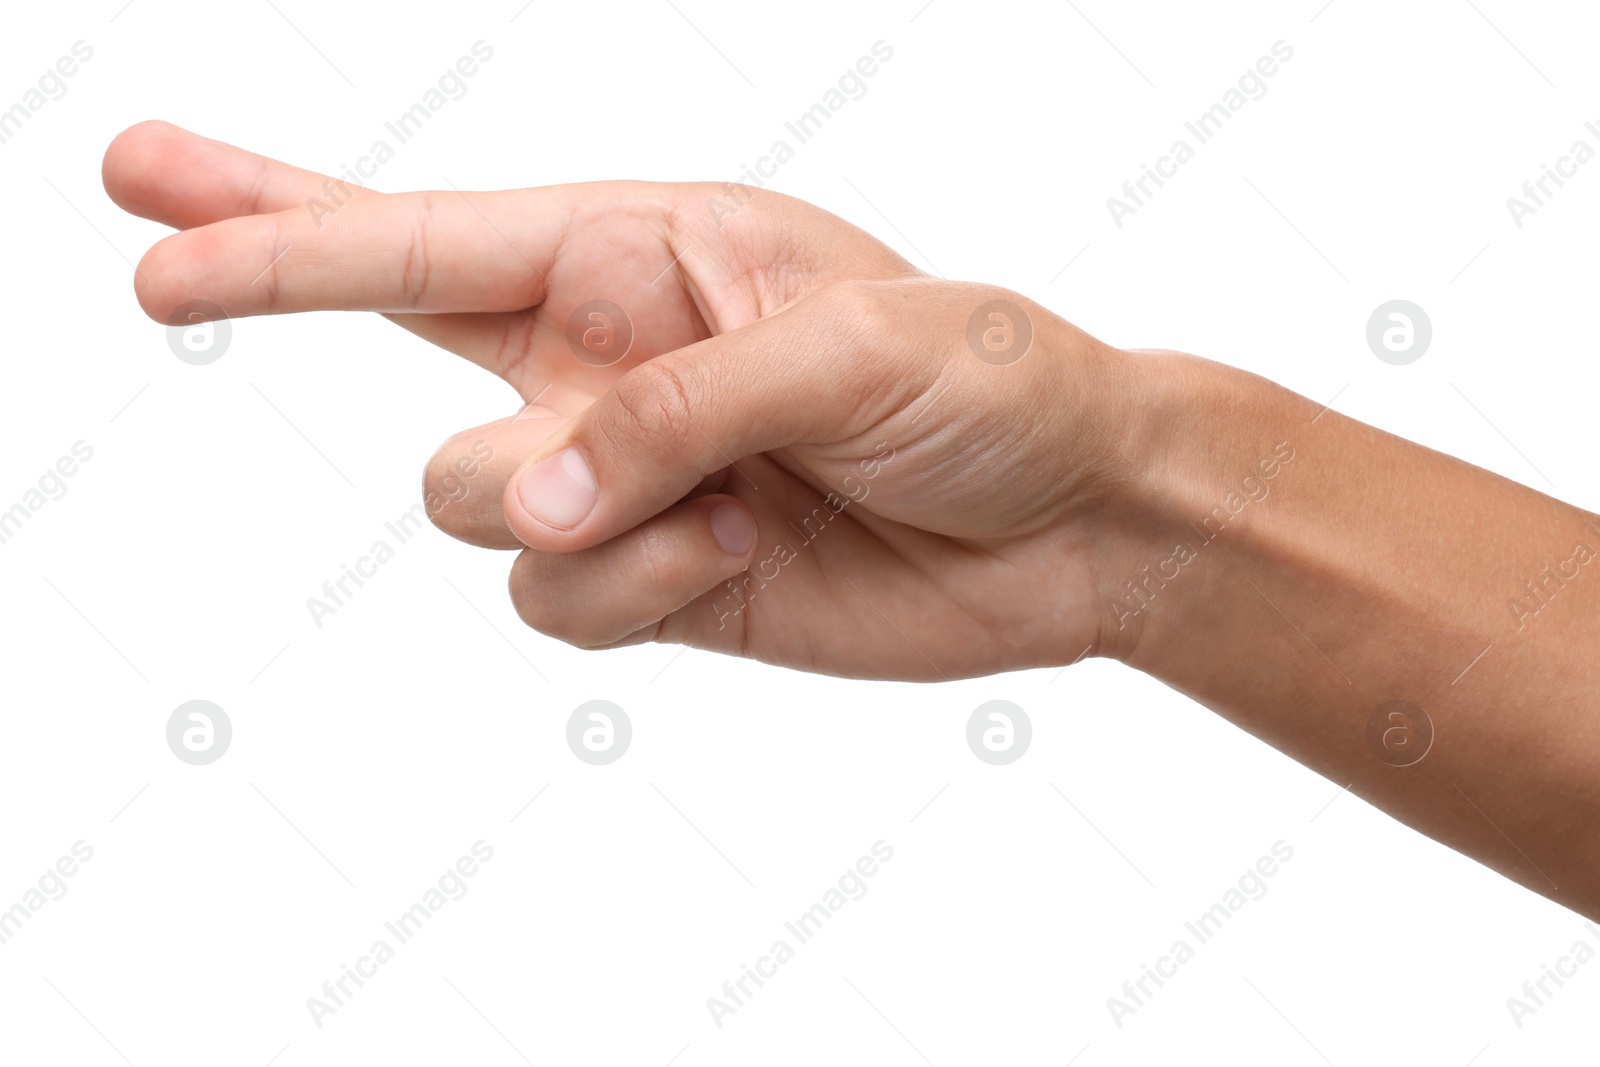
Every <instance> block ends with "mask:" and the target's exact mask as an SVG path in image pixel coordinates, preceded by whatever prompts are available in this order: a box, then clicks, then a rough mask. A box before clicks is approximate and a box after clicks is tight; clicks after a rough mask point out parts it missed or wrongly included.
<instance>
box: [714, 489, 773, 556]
mask: <svg viewBox="0 0 1600 1067" xmlns="http://www.w3.org/2000/svg"><path fill="white" fill-rule="evenodd" d="M706 517H707V519H708V520H709V521H710V523H711V536H712V537H714V538H716V541H717V544H718V545H719V546H720V547H721V548H722V550H723V551H724V552H726V553H727V554H728V555H730V556H733V557H735V558H737V559H743V558H745V557H746V556H748V555H749V554H750V552H751V550H752V549H754V548H755V547H756V536H757V534H758V533H759V532H760V530H759V527H758V526H757V524H756V517H755V515H754V514H753V513H752V512H751V511H750V509H749V507H747V506H746V505H745V504H743V503H741V502H740V501H737V500H735V499H733V498H732V497H726V498H724V499H723V501H722V502H720V503H717V504H715V505H713V506H712V508H711V511H710V512H709V513H708V515H707V516H706Z"/></svg>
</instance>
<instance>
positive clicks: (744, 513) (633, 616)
mask: <svg viewBox="0 0 1600 1067" xmlns="http://www.w3.org/2000/svg"><path fill="white" fill-rule="evenodd" d="M756 539H757V529H756V520H755V517H754V515H753V514H752V513H751V511H750V508H749V507H748V506H747V505H746V504H745V503H744V502H743V501H740V500H737V499H735V498H734V497H731V496H725V495H714V496H705V497H700V498H698V499H694V500H688V501H685V502H683V503H680V504H676V505H674V506H673V507H671V508H668V509H667V510H666V511H664V512H662V513H661V514H659V515H657V516H656V517H654V518H652V519H650V520H649V521H648V522H645V523H642V524H641V525H639V526H638V527H636V528H634V529H632V530H629V531H628V532H627V533H625V534H621V535H619V536H617V537H614V538H612V539H611V540H609V541H607V542H605V543H603V544H599V545H596V546H594V547H593V548H588V549H584V550H582V551H579V552H566V553H559V554H558V553H546V552H537V551H534V550H532V549H529V550H527V551H525V552H523V553H522V554H521V555H520V556H518V557H517V561H516V563H515V564H514V565H513V566H512V568H511V599H512V603H513V604H514V605H515V606H516V609H517V614H518V615H520V616H521V617H522V620H523V621H524V622H526V623H527V624H528V625H529V626H531V627H533V628H534V629H535V630H538V631H539V632H541V633H544V634H549V635H550V636H552V637H555V638H558V639H560V640H562V641H566V642H567V643H569V644H573V645H578V646H580V647H583V648H599V647H603V646H607V645H614V644H617V643H619V642H622V641H624V640H625V639H628V638H630V637H632V636H634V635H639V634H640V633H641V631H644V636H642V637H641V638H640V639H641V640H648V639H649V633H650V631H651V628H652V627H653V626H654V624H656V623H659V622H660V621H661V620H662V619H664V618H666V617H667V616H668V615H670V614H672V613H673V612H674V611H677V610H678V609H679V608H681V607H683V606H684V605H685V604H688V603H689V602H690V601H692V600H694V599H695V598H697V597H699V596H701V595H703V594H704V593H706V592H707V591H708V590H710V589H712V588H714V587H715V586H717V585H718V584H720V583H722V582H725V581H727V580H728V579H729V578H732V577H734V576H735V575H737V574H739V573H741V572H743V571H744V569H745V568H746V567H747V566H749V563H750V558H751V555H752V554H753V552H754V549H755V545H756Z"/></svg>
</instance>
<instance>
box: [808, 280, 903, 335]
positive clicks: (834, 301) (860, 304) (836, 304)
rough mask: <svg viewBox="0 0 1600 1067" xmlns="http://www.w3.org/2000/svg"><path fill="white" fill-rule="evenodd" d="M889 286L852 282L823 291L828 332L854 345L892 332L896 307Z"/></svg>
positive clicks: (862, 281)
mask: <svg viewBox="0 0 1600 1067" xmlns="http://www.w3.org/2000/svg"><path fill="white" fill-rule="evenodd" d="M893 289H894V284H893V283H892V282H883V281H873V280H867V279H852V280H850V281H843V282H836V283H834V284H833V285H831V286H829V287H828V289H827V290H826V291H825V296H826V304H825V306H826V310H827V317H828V320H829V326H830V328H831V329H833V330H835V331H837V332H838V333H839V334H842V335H843V336H844V337H846V338H848V339H849V340H851V341H853V342H854V343H856V344H864V343H870V342H873V341H876V340H878V339H881V338H882V337H884V336H885V335H886V334H888V333H890V332H891V331H892V330H893V328H894V325H893V324H894V319H895V316H896V313H897V311H896V304H897V302H896V301H895V299H894V294H893Z"/></svg>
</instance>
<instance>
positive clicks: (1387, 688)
mask: <svg viewBox="0 0 1600 1067" xmlns="http://www.w3.org/2000/svg"><path fill="white" fill-rule="evenodd" d="M1128 360H1129V363H1128V373H1129V374H1130V375H1131V377H1132V380H1133V382H1134V383H1135V387H1134V388H1132V389H1130V390H1128V391H1127V392H1126V395H1127V396H1128V397H1130V398H1131V399H1130V400H1129V401H1128V402H1127V403H1128V404H1129V405H1130V410H1129V411H1128V414H1127V417H1126V418H1125V419H1124V421H1123V423H1122V425H1123V426H1124V427H1126V430H1125V433H1124V436H1123V437H1122V438H1121V439H1120V445H1119V447H1120V448H1121V449H1122V451H1123V452H1124V453H1125V457H1126V460H1127V461H1128V462H1129V463H1131V464H1132V465H1134V466H1136V467H1138V468H1139V470H1140V472H1141V474H1140V475H1139V476H1137V480H1136V482H1135V483H1134V484H1135V485H1136V487H1137V488H1138V489H1139V490H1141V491H1142V496H1141V497H1140V499H1139V500H1138V502H1137V503H1136V504H1135V505H1134V506H1133V507H1132V509H1131V512H1130V517H1129V520H1128V521H1129V523H1130V528H1132V527H1139V528H1142V529H1143V531H1144V533H1143V534H1142V536H1141V537H1140V538H1138V539H1136V540H1135V543H1139V544H1142V546H1143V548H1142V551H1143V553H1144V555H1146V556H1148V559H1147V560H1138V559H1137V558H1136V557H1131V556H1124V557H1122V558H1121V560H1120V561H1119V562H1120V563H1121V568H1122V569H1124V570H1128V573H1126V574H1122V573H1116V574H1114V575H1109V576H1107V578H1106V580H1105V582H1104V583H1103V587H1104V589H1105V593H1106V596H1107V601H1108V603H1107V614H1108V618H1109V623H1108V625H1109V627H1111V628H1112V629H1113V630H1115V631H1118V632H1119V634H1120V636H1121V641H1120V642H1119V647H1120V648H1122V649H1123V650H1124V657H1123V658H1124V659H1125V660H1126V661H1127V662H1128V663H1129V664H1130V665H1132V666H1134V667H1136V668H1138V669H1140V670H1144V671H1147V672H1149V673H1151V674H1153V675H1155V676H1156V677H1159V678H1161V679H1162V680H1163V681H1165V682H1167V683H1168V684H1170V685H1172V686H1173V687H1174V688H1177V689H1179V690H1181V691H1182V692H1185V693H1187V694H1189V695H1190V696H1192V697H1194V698H1195V699H1196V700H1198V701H1200V702H1201V703H1204V704H1206V705H1207V706H1209V707H1212V708H1213V709H1215V710H1217V711H1218V712H1220V713H1221V714H1223V715H1225V716H1226V717H1228V718H1229V719H1231V720H1232V721H1234V722H1236V723H1237V724H1239V725H1240V726H1242V727H1243V728H1245V729H1247V730H1249V731H1251V732H1252V733H1254V734H1256V735H1257V736H1259V737H1261V738H1263V739H1264V740H1266V741H1268V742H1269V743H1271V744H1273V745H1274V746H1276V747H1278V748H1279V749H1281V750H1283V751H1284V752H1286V753H1288V754H1289V755H1291V756H1293V757H1294V758H1296V759H1297V760H1299V761H1301V762H1303V763H1305V764H1306V765H1308V766H1310V767H1312V768H1314V769H1315V770H1317V771H1319V772H1320V773H1322V774H1324V775H1326V776H1328V777H1329V778H1330V779H1332V780H1334V781H1336V782H1338V783H1340V784H1341V785H1343V784H1346V783H1348V784H1350V786H1351V789H1352V791H1353V792H1355V793H1357V794H1359V795H1361V796H1363V797H1365V798H1366V799H1368V800H1370V801H1371V802H1373V803H1374V804H1376V805H1378V806H1379V807H1382V808H1383V809H1385V810H1386V811H1388V812H1390V813H1392V814H1393V815H1395V816H1396V817H1397V818H1399V819H1401V820H1403V821H1405V822H1407V823H1409V824H1411V825H1412V826H1415V827H1416V828H1418V829H1419V830H1421V831H1423V832H1425V833H1427V834H1429V835H1430V836H1432V837H1435V838H1437V839H1439V840H1440V841H1443V842H1444V843H1446V844H1449V845H1451V846H1452V847H1454V848H1457V849H1459V850H1460V851H1462V852H1465V853H1467V854H1468V855H1471V856H1473V857H1474V858H1476V859H1478V860H1480V861H1481V862H1483V863H1485V864H1487V865H1489V866H1491V867H1494V868H1496V869H1498V870H1500V871H1501V872H1503V873H1505V874H1506V875H1507V876H1509V877H1511V878H1514V879H1516V880H1517V881H1519V882H1522V883H1523V884H1524V885H1527V886H1528V887H1530V888H1532V889H1534V890H1536V891H1538V892H1540V893H1543V894H1545V895H1547V896H1550V897H1553V898H1555V899H1557V900H1560V901H1561V902H1563V903H1565V904H1567V905H1569V906H1571V907H1573V908H1575V909H1576V910H1578V911H1580V912H1583V913H1585V914H1587V915H1589V916H1590V917H1600V819H1597V816H1600V718H1597V716H1596V710H1597V709H1596V704H1597V699H1596V698H1597V694H1600V687H1597V684H1596V683H1597V681H1600V656H1597V652H1600V557H1597V556H1595V554H1594V552H1595V551H1596V550H1600V520H1596V519H1594V518H1593V517H1591V516H1588V515H1586V514H1585V513H1583V512H1582V511H1580V510H1579V509H1577V508H1574V507H1572V506H1570V505H1567V504H1563V503H1561V502H1559V501H1556V500H1553V499H1551V498H1549V497H1546V496H1544V495H1543V494H1541V493H1538V492H1535V491H1534V490H1531V489H1528V488H1526V487H1524V486H1520V485H1517V484H1515V483H1513V482H1510V481H1507V480H1506V479H1503V478H1500V477H1498V476H1496V475H1493V474H1490V473H1488V472H1487V471H1483V470H1480V469H1478V468H1476V467H1473V466H1471V465H1470V464H1467V463H1463V462H1461V461H1459V460H1455V459H1452V458H1450V457H1448V456H1444V455H1441V454H1439V453H1436V452H1433V451H1431V450H1429V449H1426V448H1424V447H1422V446H1420V445H1416V444H1413V443H1411V442H1407V441H1404V440H1401V439H1399V438H1396V437H1393V436H1391V435H1389V434H1386V433H1383V432H1381V431H1379V430H1376V429H1373V428H1372V427H1369V426H1365V425H1363V424H1361V423H1358V422H1355V421H1354V420H1351V419H1348V418H1345V417H1343V416H1341V415H1339V414H1337V413H1335V412H1333V411H1324V410H1323V409H1322V408H1321V405H1318V404H1316V403H1313V402H1311V401H1309V400H1307V399H1305V398H1303V397H1300V396H1297V395H1295V394H1293V393H1290V392H1288V391H1287V390H1284V389H1281V388H1279V387H1277V386H1274V385H1272V384H1271V383H1268V382H1265V381H1263V380H1261V379H1259V378H1256V377H1254V376H1251V375H1247V374H1244V373H1242V372H1239V371H1235V370H1231V369H1229V368H1224V367H1220V366H1218V365H1216V364H1211V363H1206V362H1204V361H1200V360H1194V359H1191V358H1189V357H1180V356H1172V355H1164V354H1151V355H1131V354H1130V355H1129V356H1128ZM1269 475H1270V476H1269ZM1586 522H1587V523H1588V525H1586ZM1180 546H1183V548H1184V549H1186V551H1178V549H1179V547H1180ZM1169 561H1170V562H1169ZM1146 565H1148V567H1149V569H1148V570H1146V569H1144V568H1145V566H1146ZM1130 583H1131V584H1130ZM1530 583H1531V584H1530ZM1518 605H1520V606H1518ZM1392 701H1404V702H1408V703H1409V704H1411V705H1416V706H1417V707H1420V708H1421V709H1422V710H1423V712H1425V714H1426V718H1427V720H1428V721H1431V724H1432V734H1433V737H1432V741H1431V747H1428V736H1427V735H1428V732H1429V731H1428V729H1427V723H1426V722H1424V721H1422V718H1421V716H1418V715H1416V714H1415V713H1414V712H1409V709H1405V708H1403V707H1401V706H1399V705H1393V706H1389V702H1392ZM1386 706H1387V707H1386ZM1381 709H1382V710H1381ZM1390 711H1400V712H1401V713H1402V714H1409V721H1408V719H1407V718H1403V717H1391V716H1390V714H1389V712H1390ZM1375 717H1376V718H1377V719H1378V722H1377V723H1376V724H1374V723H1373V722H1372V720H1374V718H1375ZM1408 746H1409V747H1408ZM1424 752H1425V754H1424ZM1419 756H1421V757H1422V758H1420V759H1418V757H1419Z"/></svg>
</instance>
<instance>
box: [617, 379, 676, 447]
mask: <svg viewBox="0 0 1600 1067" xmlns="http://www.w3.org/2000/svg"><path fill="white" fill-rule="evenodd" d="M693 392H694V391H693V387H692V383H691V381H690V380H689V378H688V372H686V371H685V370H682V369H680V368H678V367H674V366H673V365H672V364H670V363H668V362H667V361H665V360H664V359H661V358H657V359H653V360H651V361H650V362H648V363H645V364H643V365H642V366H640V367H639V368H638V369H636V370H634V371H633V372H632V373H630V374H627V375H624V376H623V377H622V379H621V380H620V381H618V382H617V385H616V389H615V393H614V395H615V397H616V402H617V407H618V408H619V409H620V410H621V414H622V417H623V419H624V420H625V429H626V430H628V431H631V433H630V434H629V436H636V437H638V438H642V440H643V443H644V444H645V445H647V446H648V447H650V448H652V449H655V450H658V451H662V452H676V451H679V450H681V448H682V447H683V445H685V444H686V443H688V442H689V441H690V440H691V439H692V437H693V435H694V433H695V428H694V427H695V416H694V401H693V399H692V396H693Z"/></svg>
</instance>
